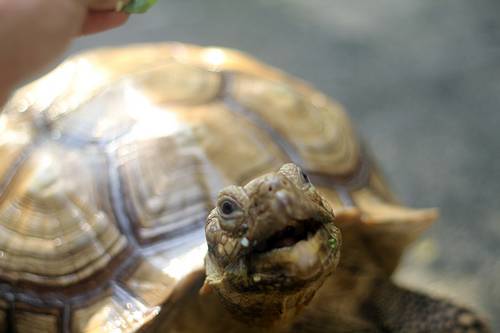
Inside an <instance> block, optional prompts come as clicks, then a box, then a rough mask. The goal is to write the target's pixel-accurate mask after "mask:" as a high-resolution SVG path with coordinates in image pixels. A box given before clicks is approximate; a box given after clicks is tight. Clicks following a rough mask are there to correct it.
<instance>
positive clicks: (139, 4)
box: [122, 0, 157, 14]
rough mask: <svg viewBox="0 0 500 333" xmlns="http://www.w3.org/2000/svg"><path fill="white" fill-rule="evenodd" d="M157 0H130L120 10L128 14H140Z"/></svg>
mask: <svg viewBox="0 0 500 333" xmlns="http://www.w3.org/2000/svg"><path fill="white" fill-rule="evenodd" d="M156 1H157V0H132V1H130V2H129V3H128V5H126V6H125V7H123V9H122V11H124V12H126V13H130V14H142V13H145V12H147V11H148V9H149V8H151V7H153V5H154V4H155V3H156Z"/></svg>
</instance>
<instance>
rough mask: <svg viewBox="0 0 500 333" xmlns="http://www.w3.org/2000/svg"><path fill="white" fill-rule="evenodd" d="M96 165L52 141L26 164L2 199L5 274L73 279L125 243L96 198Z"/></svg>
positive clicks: (0, 243)
mask: <svg viewBox="0 0 500 333" xmlns="http://www.w3.org/2000/svg"><path fill="white" fill-rule="evenodd" d="M82 162H83V163H82ZM92 170H93V168H92V167H90V165H88V164H86V163H85V161H81V155H79V154H75V153H71V152H66V153H65V154H64V153H61V152H60V151H58V149H57V148H55V147H50V146H46V147H44V148H41V149H38V150H36V152H35V153H34V154H32V155H31V156H30V157H29V158H28V160H27V161H26V162H25V163H24V164H23V166H22V167H21V168H20V170H19V171H18V173H17V175H16V176H15V178H14V179H13V180H12V182H11V184H10V185H9V187H8V191H7V192H6V193H5V194H4V195H3V197H2V198H1V199H2V200H1V203H0V229H1V232H0V249H1V252H0V253H1V255H2V260H1V261H0V277H1V278H2V279H7V280H11V281H29V282H33V283H37V284H43V285H50V286H65V285H69V284H74V283H76V282H78V281H80V280H82V279H85V278H86V277H88V276H90V275H92V274H93V273H94V272H95V271H97V270H99V269H102V268H103V267H105V266H106V265H107V264H108V263H109V262H110V260H111V259H112V258H113V257H114V256H115V255H116V254H118V253H119V252H120V251H122V250H123V249H124V248H125V245H126V244H125V239H124V238H123V237H122V236H121V235H120V233H119V231H118V229H117V228H116V226H115V225H114V223H113V220H112V218H110V216H109V211H106V207H102V206H101V207H99V205H98V204H96V202H100V201H101V200H100V199H99V198H98V195H97V193H98V191H99V190H97V189H96V188H93V187H94V186H95V183H94V179H95V178H98V177H96V176H95V175H93V174H91V173H90V171H92ZM73 174H78V175H79V177H78V178H75V177H72V176H71V175H73Z"/></svg>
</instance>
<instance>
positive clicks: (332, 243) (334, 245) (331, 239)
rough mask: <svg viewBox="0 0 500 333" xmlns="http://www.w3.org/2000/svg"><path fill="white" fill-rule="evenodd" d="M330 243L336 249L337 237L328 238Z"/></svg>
mask: <svg viewBox="0 0 500 333" xmlns="http://www.w3.org/2000/svg"><path fill="white" fill-rule="evenodd" d="M328 245H330V247H331V248H332V250H335V248H336V247H337V240H336V239H335V238H330V239H329V240H328Z"/></svg>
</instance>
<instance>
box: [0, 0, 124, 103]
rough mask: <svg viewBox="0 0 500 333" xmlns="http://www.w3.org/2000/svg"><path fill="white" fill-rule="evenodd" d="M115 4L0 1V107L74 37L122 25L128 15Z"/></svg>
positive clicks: (68, 0)
mask: <svg viewBox="0 0 500 333" xmlns="http://www.w3.org/2000/svg"><path fill="white" fill-rule="evenodd" d="M124 2H125V1H124ZM115 6H116V0H0V106H1V105H3V104H4V103H5V101H6V99H7V96H8V95H9V94H10V92H11V90H12V89H13V88H14V87H15V86H16V85H17V84H19V83H20V82H21V81H23V80H26V79H29V78H30V77H32V76H33V75H35V74H37V73H39V72H40V71H41V70H43V69H44V68H45V67H46V66H48V65H49V64H50V63H51V62H53V61H55V60H56V59H57V58H58V57H59V56H60V55H61V54H62V53H63V52H64V50H65V49H66V48H67V47H68V45H69V43H70V42H71V41H72V40H73V39H74V38H75V37H77V36H81V35H86V34H91V33H96V32H100V31H104V30H107V29H111V28H114V27H117V26H119V25H121V24H123V23H124V22H125V21H126V20H127V17H128V15H127V14H124V13H118V12H116V11H114V9H115Z"/></svg>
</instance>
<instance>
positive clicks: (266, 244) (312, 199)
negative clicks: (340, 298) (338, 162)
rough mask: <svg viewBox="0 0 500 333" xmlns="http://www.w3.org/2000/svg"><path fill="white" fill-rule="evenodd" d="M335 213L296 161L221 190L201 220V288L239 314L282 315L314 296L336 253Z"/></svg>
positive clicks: (255, 317) (272, 318) (255, 319)
mask: <svg viewBox="0 0 500 333" xmlns="http://www.w3.org/2000/svg"><path fill="white" fill-rule="evenodd" d="M333 220H334V214H333V211H332V209H331V208H330V206H329V205H328V203H327V202H326V200H324V199H323V198H322V197H321V195H320V194H319V193H318V192H317V191H316V189H315V187H314V186H313V185H312V184H311V182H310V181H309V178H308V177H307V175H306V174H305V173H304V172H302V171H301V169H300V168H299V167H297V166H296V165H294V164H285V165H284V166H283V167H281V169H280V170H279V171H278V172H276V173H269V174H266V175H263V176H261V177H258V178H256V179H254V180H252V181H251V182H249V183H248V184H247V185H245V186H243V187H240V186H229V187H227V188H225V189H223V190H222V191H221V192H220V193H219V197H218V201H217V207H216V208H215V209H214V210H213V211H212V212H211V213H210V215H209V216H208V219H207V223H206V226H205V232H206V238H207V243H208V254H207V257H206V260H205V266H206V273H207V278H206V281H205V286H204V288H208V287H210V289H215V291H216V292H217V293H218V294H219V296H220V298H221V300H222V302H223V303H224V304H225V305H226V307H227V309H228V310H229V311H230V312H232V313H233V314H234V315H235V317H236V318H238V319H240V320H244V321H246V322H252V323H254V324H257V325H272V324H276V323H278V322H286V321H287V319H288V318H291V317H293V316H294V315H295V314H296V313H297V311H299V310H300V309H301V308H302V307H303V306H304V305H306V304H307V302H308V301H309V300H311V298H312V297H313V296H314V293H315V292H316V290H317V289H318V288H319V287H320V286H321V284H322V283H323V282H324V280H325V278H326V277H327V276H328V275H330V274H331V273H332V272H333V271H334V269H335V267H336V265H337V263H338V260H339V256H340V243H341V237H340V232H339V230H338V228H337V227H336V226H335V225H334V223H333Z"/></svg>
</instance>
